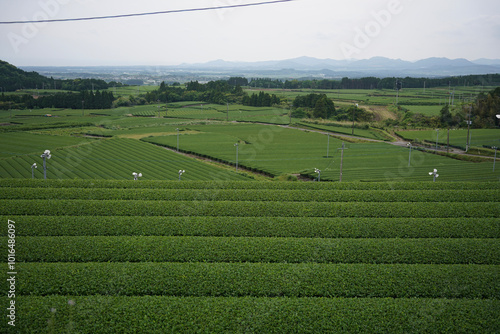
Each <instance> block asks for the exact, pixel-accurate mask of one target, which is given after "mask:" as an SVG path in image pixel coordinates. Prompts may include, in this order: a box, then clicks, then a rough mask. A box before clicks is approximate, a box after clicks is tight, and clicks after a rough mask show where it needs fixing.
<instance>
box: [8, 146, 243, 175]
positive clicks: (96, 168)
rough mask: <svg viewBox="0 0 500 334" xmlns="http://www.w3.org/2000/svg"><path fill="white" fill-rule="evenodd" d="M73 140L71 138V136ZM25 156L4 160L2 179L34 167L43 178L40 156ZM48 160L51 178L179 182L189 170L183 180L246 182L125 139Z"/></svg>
mask: <svg viewBox="0 0 500 334" xmlns="http://www.w3.org/2000/svg"><path fill="white" fill-rule="evenodd" d="M69 138H71V137H69ZM41 153H43V150H42V151H40V152H39V153H36V154H24V155H20V156H13V157H10V158H4V159H1V160H0V177H1V178H31V177H32V174H31V168H30V166H31V164H33V163H36V164H37V165H38V166H39V168H38V170H37V171H35V178H43V169H42V168H41V166H42V164H43V161H42V158H41V157H40V154H41ZM51 155H52V158H51V159H49V160H47V166H48V167H47V178H49V179H73V178H81V179H89V178H90V179H122V180H126V179H131V178H132V173H133V172H136V173H142V174H143V179H144V180H148V179H150V180H155V179H156V180H175V179H177V178H178V171H179V170H180V169H182V170H185V171H186V172H185V173H184V174H183V176H182V179H183V180H214V179H216V180H224V179H227V180H238V179H240V180H244V179H248V178H246V177H244V176H241V175H239V174H237V173H235V172H233V171H226V170H222V169H220V168H217V167H215V166H211V165H208V164H205V163H203V162H200V161H197V160H194V159H191V158H188V157H185V156H182V155H179V154H176V153H173V152H170V151H167V150H165V149H163V148H160V147H156V146H153V145H149V144H146V143H144V142H140V141H138V140H133V139H127V138H121V139H107V140H93V142H90V143H87V144H84V145H78V146H75V147H66V148H63V149H56V150H53V151H51Z"/></svg>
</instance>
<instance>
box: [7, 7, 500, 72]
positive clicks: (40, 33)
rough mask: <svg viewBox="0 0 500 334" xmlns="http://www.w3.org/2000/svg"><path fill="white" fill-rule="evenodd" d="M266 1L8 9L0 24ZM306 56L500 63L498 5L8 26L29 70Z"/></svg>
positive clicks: (14, 52)
mask: <svg viewBox="0 0 500 334" xmlns="http://www.w3.org/2000/svg"><path fill="white" fill-rule="evenodd" d="M263 1H265V0H141V1H138V0H16V1H13V0H0V21H14V20H33V19H47V18H48V19H61V18H78V17H88V16H103V15H118V14H132V13H144V12H153V11H166V10H177V9H187V8H198V7H214V6H228V5H239V4H246V3H256V2H263ZM300 56H310V57H316V58H331V59H346V58H355V59H366V58H371V57H374V56H383V57H388V58H400V59H403V60H411V61H414V60H418V59H423V58H428V57H448V58H451V59H455V58H466V59H469V60H474V59H478V58H495V59H498V58H500V1H498V0H413V1H412V0H348V1H347V0H295V1H292V2H284V3H277V4H271V5H264V6H258V7H244V8H234V9H224V10H213V11H200V12H185V13H174V14H163V15H154V16H142V17H130V18H118V19H108V20H93V21H79V22H59V23H45V24H15V25H3V24H2V25H0V59H1V60H5V61H8V62H9V63H12V64H14V65H16V66H28V65H38V66H40V65H54V66H58V65H61V66H62V65H64V66H71V65H75V66H79V65H176V64H181V63H198V62H207V61H211V60H216V59H224V60H227V61H259V60H281V59H288V58H295V57H300Z"/></svg>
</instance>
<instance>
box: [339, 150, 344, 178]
mask: <svg viewBox="0 0 500 334" xmlns="http://www.w3.org/2000/svg"><path fill="white" fill-rule="evenodd" d="M344 149H345V144H344V142H342V148H339V150H342V152H341V153H340V182H342V168H343V166H344Z"/></svg>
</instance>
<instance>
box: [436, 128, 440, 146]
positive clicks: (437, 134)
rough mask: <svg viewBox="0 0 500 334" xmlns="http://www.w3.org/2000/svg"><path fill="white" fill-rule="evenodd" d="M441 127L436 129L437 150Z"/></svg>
mask: <svg viewBox="0 0 500 334" xmlns="http://www.w3.org/2000/svg"><path fill="white" fill-rule="evenodd" d="M438 141H439V129H436V150H437V149H438Z"/></svg>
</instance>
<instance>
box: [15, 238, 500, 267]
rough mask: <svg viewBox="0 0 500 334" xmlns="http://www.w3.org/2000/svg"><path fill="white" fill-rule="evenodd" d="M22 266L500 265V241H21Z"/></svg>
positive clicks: (82, 239)
mask: <svg viewBox="0 0 500 334" xmlns="http://www.w3.org/2000/svg"><path fill="white" fill-rule="evenodd" d="M16 247H17V249H18V251H17V252H16V259H17V261H19V262H108V261H111V262H127V261H129V262H266V263H267V262H282V263H301V262H319V263H407V264H411V263H415V264H418V263H421V264H468V263H470V264H473V263H475V264H495V265H496V264H500V240H499V239H444V238H439V239H399V238H396V239H321V238H247V237H236V238H222V237H128V236H117V237H18V238H16Z"/></svg>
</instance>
